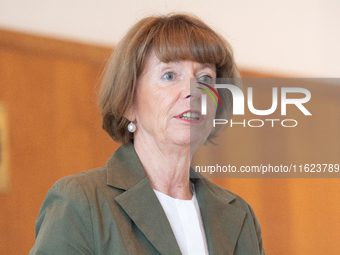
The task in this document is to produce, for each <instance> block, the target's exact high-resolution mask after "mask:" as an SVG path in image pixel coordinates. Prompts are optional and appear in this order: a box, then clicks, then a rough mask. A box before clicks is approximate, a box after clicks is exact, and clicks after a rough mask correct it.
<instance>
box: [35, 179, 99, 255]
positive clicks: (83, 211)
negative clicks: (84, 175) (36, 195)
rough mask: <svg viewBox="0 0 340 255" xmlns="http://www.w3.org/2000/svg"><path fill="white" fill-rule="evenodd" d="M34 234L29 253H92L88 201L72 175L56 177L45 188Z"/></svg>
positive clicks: (92, 241) (54, 254) (88, 254)
mask: <svg viewBox="0 0 340 255" xmlns="http://www.w3.org/2000/svg"><path fill="white" fill-rule="evenodd" d="M35 237H36V242H35V245H34V246H33V248H32V250H31V252H30V255H35V254H37V255H45V254H46V255H57V254H58V255H60V254H65V255H68V254H72V255H78V254H79V255H80V254H87V255H90V254H95V252H94V250H95V247H94V238H93V228H92V219H91V210H90V204H89V201H88V198H87V196H86V193H85V191H84V189H83V188H82V186H81V185H80V184H79V183H78V182H77V181H76V180H75V179H73V177H66V178H63V179H61V180H59V181H58V182H57V183H56V184H54V185H53V187H52V188H51V189H50V191H49V192H48V194H47V196H46V198H45V200H44V202H43V205H42V207H41V209H40V212H39V215H38V219H37V222H36V233H35Z"/></svg>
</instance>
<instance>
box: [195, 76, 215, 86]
mask: <svg viewBox="0 0 340 255" xmlns="http://www.w3.org/2000/svg"><path fill="white" fill-rule="evenodd" d="M197 80H199V81H200V82H203V83H206V84H212V83H213V78H212V77H211V76H210V75H203V76H201V77H199V78H197Z"/></svg>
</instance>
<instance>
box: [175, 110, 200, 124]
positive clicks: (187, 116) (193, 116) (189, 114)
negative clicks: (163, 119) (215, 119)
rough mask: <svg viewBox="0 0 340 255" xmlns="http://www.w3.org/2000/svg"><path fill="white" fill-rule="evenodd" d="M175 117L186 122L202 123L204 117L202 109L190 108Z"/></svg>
mask: <svg viewBox="0 0 340 255" xmlns="http://www.w3.org/2000/svg"><path fill="white" fill-rule="evenodd" d="M175 118H176V119H181V120H184V121H185V122H190V123H200V122H201V121H202V119H203V116H202V115H201V112H200V111H196V110H189V111H185V112H183V113H181V114H180V115H177V116H175Z"/></svg>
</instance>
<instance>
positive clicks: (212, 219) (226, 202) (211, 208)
mask: <svg viewBox="0 0 340 255" xmlns="http://www.w3.org/2000/svg"><path fill="white" fill-rule="evenodd" d="M192 181H193V182H194V183H195V191H196V196H197V200H198V203H199V206H200V211H201V215H202V219H203V224H204V229H205V234H206V238H207V243H208V249H209V254H233V253H234V249H235V246H236V244H237V240H238V238H239V235H240V233H241V229H242V227H243V223H244V220H245V216H246V213H245V212H244V211H243V210H241V209H239V208H237V207H235V206H233V205H231V204H230V202H232V201H233V200H234V199H235V197H234V196H232V195H231V194H228V193H225V192H224V191H222V190H221V192H218V193H220V194H216V193H215V192H213V191H212V190H211V189H210V188H209V187H208V185H207V183H208V182H209V181H208V180H207V179H205V178H204V177H201V178H198V179H192ZM218 188H219V187H218ZM227 251H228V252H229V253H226V252H227Z"/></svg>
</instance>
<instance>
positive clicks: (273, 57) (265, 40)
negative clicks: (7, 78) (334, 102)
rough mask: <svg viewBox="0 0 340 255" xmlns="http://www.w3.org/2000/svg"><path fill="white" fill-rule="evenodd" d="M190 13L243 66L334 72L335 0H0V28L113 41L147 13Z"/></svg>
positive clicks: (338, 53) (338, 73) (339, 68)
mask: <svg viewBox="0 0 340 255" xmlns="http://www.w3.org/2000/svg"><path fill="white" fill-rule="evenodd" d="M171 11H186V12H191V13H194V14H196V15H198V16H199V17H201V18H202V19H203V20H205V21H206V22H207V23H209V24H210V25H211V26H213V27H214V28H215V29H216V30H218V31H219V32H221V33H222V34H224V35H225V36H226V38H227V39H228V40H229V41H230V42H231V44H232V45H233V47H234V49H235V55H236V60H237V62H238V64H239V65H240V66H242V67H245V68H251V69H256V70H262V71H266V72H274V73H280V74H287V75H293V76H298V77H340V62H339V59H340V50H339V45H340V32H339V28H338V24H340V15H339V13H340V1H335V0H327V1H324V0H300V1H296V0H295V1H293V0H285V1H282V0H258V1H253V0H238V1H235V0H234V1H231V0H226V1H221V0H209V1H202V0H188V1H182V0H171V1H170V0H166V1H156V0H124V1H121V0H120V1H117V0H58V1H53V0H44V1H43V0H30V1H25V0H0V27H2V28H6V29H14V30H19V31H25V32H31V33H38V34H43V35H51V36H54V37H55V36H56V37H61V38H66V39H71V40H77V41H83V42H86V43H94V44H101V45H109V46H112V45H115V44H116V43H117V42H118V41H119V39H120V38H121V37H122V35H123V34H124V33H125V32H126V31H127V29H128V27H130V26H131V25H132V24H133V23H134V22H135V21H136V20H138V19H140V18H141V17H144V16H146V15H149V14H154V13H169V12H171Z"/></svg>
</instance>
